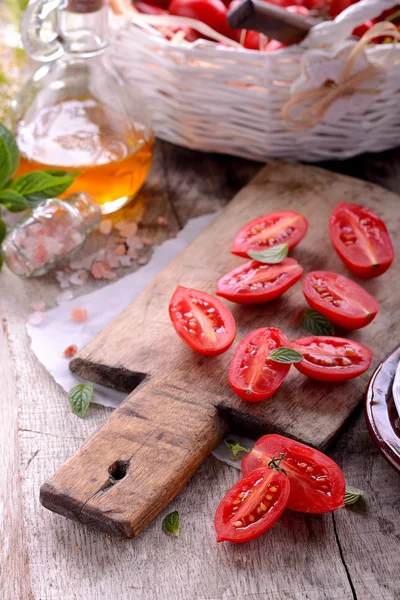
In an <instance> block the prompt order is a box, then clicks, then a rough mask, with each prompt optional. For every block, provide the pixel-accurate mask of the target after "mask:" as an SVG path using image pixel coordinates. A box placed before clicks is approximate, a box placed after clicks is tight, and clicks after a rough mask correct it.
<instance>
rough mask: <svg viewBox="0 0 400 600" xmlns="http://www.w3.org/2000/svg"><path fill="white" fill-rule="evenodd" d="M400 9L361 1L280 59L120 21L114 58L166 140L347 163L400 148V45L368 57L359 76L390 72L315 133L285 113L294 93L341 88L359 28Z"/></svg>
mask: <svg viewBox="0 0 400 600" xmlns="http://www.w3.org/2000/svg"><path fill="white" fill-rule="evenodd" d="M397 3H398V0H361V2H359V3H358V4H355V5H353V6H351V7H350V8H348V9H347V10H346V11H344V12H343V13H342V14H341V15H339V17H338V18H336V20H335V21H329V22H324V23H321V24H320V25H318V26H316V27H314V28H313V30H312V31H311V32H310V34H309V35H308V36H307V38H306V40H305V41H304V42H303V43H302V44H301V45H299V46H291V47H289V48H285V49H282V50H278V51H276V52H273V53H263V52H257V51H252V50H246V49H243V48H236V47H224V46H221V45H217V44H214V43H212V42H206V41H201V40H199V41H197V42H195V43H185V44H173V43H171V42H169V41H167V40H166V39H165V38H164V37H163V36H161V35H160V34H159V32H158V31H157V30H155V29H153V28H152V27H151V26H144V27H143V25H142V24H137V23H132V22H127V20H126V17H125V18H123V17H118V18H117V23H116V25H117V27H116V30H115V31H116V33H115V39H114V43H113V49H112V57H113V60H114V62H115V63H116V65H117V66H118V68H119V69H120V70H121V71H122V73H123V74H124V75H125V77H127V78H128V79H131V80H133V81H135V82H136V83H137V84H139V86H140V87H141V89H142V91H143V93H144V96H145V98H146V100H147V103H148V105H149V107H150V110H151V112H152V116H153V123H154V128H155V132H156V135H157V136H158V137H160V138H161V139H163V140H167V141H170V142H173V143H175V144H179V145H182V146H186V147H187V148H192V149H196V150H202V151H207V152H220V153H226V154H234V155H237V156H242V157H246V158H251V159H256V160H260V161H264V160H266V159H267V158H268V157H285V158H290V159H297V160H304V161H319V160H325V159H332V158H338V159H345V158H348V157H351V156H354V155H356V154H360V153H362V152H368V151H380V150H385V149H387V148H391V147H394V146H396V145H398V144H399V139H400V44H399V45H398V46H396V45H394V44H383V45H373V44H371V45H369V46H368V48H367V49H366V51H365V52H361V55H360V57H359V59H358V60H357V62H356V64H355V67H354V69H355V71H357V69H358V70H359V69H361V70H362V69H365V68H366V67H368V66H369V67H371V66H376V65H381V66H380V68H379V76H378V77H377V78H376V77H374V78H373V81H372V82H370V83H368V82H365V81H364V82H363V83H361V84H360V85H359V88H360V93H358V88H357V91H354V90H352V91H351V93H347V94H346V95H344V96H343V95H342V96H341V97H338V98H336V99H334V100H333V101H330V102H329V108H328V110H327V111H326V112H325V113H324V115H323V117H322V119H321V120H320V122H319V123H318V124H317V125H316V126H315V127H312V128H309V129H306V130H303V131H302V130H299V129H298V128H297V127H295V126H293V125H292V124H290V123H288V122H287V121H285V120H284V119H283V117H282V108H283V107H284V105H285V104H286V103H287V102H288V101H289V100H290V98H291V97H293V94H298V93H299V92H304V90H309V89H310V88H312V89H318V88H320V87H321V84H322V86H323V84H324V82H326V81H327V80H330V81H332V80H333V81H336V82H337V81H338V78H340V73H341V70H342V69H343V64H344V62H345V61H346V60H347V59H348V55H349V52H351V50H352V49H353V47H354V46H355V44H356V42H354V41H349V40H348V38H349V37H350V35H351V32H352V31H353V29H354V27H356V26H358V25H360V24H361V23H363V22H364V21H365V20H366V19H371V18H374V17H376V16H378V15H379V14H380V13H381V12H382V11H383V10H385V9H387V8H392V7H393V6H395V5H396V4H397ZM121 19H124V21H123V22H122V21H121ZM390 49H391V50H392V52H391V55H390V57H388V51H389V50H390ZM365 85H367V92H365Z"/></svg>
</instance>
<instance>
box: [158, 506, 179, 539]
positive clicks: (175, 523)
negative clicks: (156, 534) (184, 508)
mask: <svg viewBox="0 0 400 600" xmlns="http://www.w3.org/2000/svg"><path fill="white" fill-rule="evenodd" d="M180 520H181V519H180V516H179V512H178V511H177V510H174V511H173V512H171V513H169V515H167V516H166V517H165V519H164V520H163V522H162V528H163V529H164V531H165V532H166V533H170V534H171V535H174V536H175V537H178V535H179V524H180Z"/></svg>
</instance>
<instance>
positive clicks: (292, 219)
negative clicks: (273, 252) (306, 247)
mask: <svg viewBox="0 0 400 600" xmlns="http://www.w3.org/2000/svg"><path fill="white" fill-rule="evenodd" d="M307 229H308V222H307V219H306V218H305V217H303V215H300V214H299V213H297V212H294V211H291V210H282V211H280V212H275V213H271V214H269V215H264V216H263V217H258V219H254V221H250V223H247V224H246V225H245V226H244V227H242V229H241V230H240V231H239V232H238V233H237V235H236V237H235V239H234V241H233V246H232V248H231V252H232V253H233V254H237V255H238V256H247V255H248V254H247V253H248V252H249V250H266V249H267V248H271V247H272V246H277V245H278V244H287V245H288V246H289V249H290V250H291V249H292V248H294V247H295V246H297V244H298V243H299V242H300V241H301V240H302V239H303V237H304V236H305V235H306V233H307Z"/></svg>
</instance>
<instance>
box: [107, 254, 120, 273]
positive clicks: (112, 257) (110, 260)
mask: <svg viewBox="0 0 400 600" xmlns="http://www.w3.org/2000/svg"><path fill="white" fill-rule="evenodd" d="M120 258H122V257H121V256H117V255H116V254H115V253H114V252H110V251H109V252H107V256H106V258H105V261H104V264H105V265H107V266H108V267H109V268H110V269H118V267H119V265H120V262H119V259H120Z"/></svg>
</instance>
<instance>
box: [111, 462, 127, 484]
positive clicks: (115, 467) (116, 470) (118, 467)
mask: <svg viewBox="0 0 400 600" xmlns="http://www.w3.org/2000/svg"><path fill="white" fill-rule="evenodd" d="M128 469H129V460H116V461H115V462H113V464H112V465H111V466H110V467H108V472H109V474H110V483H111V484H114V483H115V482H116V481H119V480H120V479H123V478H124V477H125V475H126V474H127V472H128Z"/></svg>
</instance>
